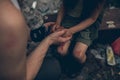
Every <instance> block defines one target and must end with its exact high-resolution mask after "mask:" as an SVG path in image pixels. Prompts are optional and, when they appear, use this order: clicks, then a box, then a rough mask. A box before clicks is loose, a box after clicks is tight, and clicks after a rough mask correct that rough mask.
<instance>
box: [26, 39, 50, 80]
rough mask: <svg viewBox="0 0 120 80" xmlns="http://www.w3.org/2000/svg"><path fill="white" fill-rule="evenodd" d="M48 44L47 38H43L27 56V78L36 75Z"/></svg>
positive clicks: (29, 79) (29, 78)
mask: <svg viewBox="0 0 120 80" xmlns="http://www.w3.org/2000/svg"><path fill="white" fill-rule="evenodd" d="M49 46H50V43H49V40H48V39H45V40H43V41H42V42H41V43H40V44H39V45H38V47H37V48H36V49H35V50H34V51H33V52H32V53H31V54H30V55H29V56H28V58H27V80H33V79H34V78H35V76H36V75H37V73H38V71H39V69H40V67H41V65H42V62H43V60H44V57H45V55H46V52H47V50H48V48H49Z"/></svg>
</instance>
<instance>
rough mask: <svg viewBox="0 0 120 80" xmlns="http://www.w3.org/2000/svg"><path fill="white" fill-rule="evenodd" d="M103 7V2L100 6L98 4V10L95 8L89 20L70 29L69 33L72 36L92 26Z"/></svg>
mask: <svg viewBox="0 0 120 80" xmlns="http://www.w3.org/2000/svg"><path fill="white" fill-rule="evenodd" d="M103 5H104V2H103V3H102V4H99V6H98V8H96V9H95V10H94V12H93V14H92V15H91V16H90V17H89V18H87V19H86V20H84V21H82V22H80V23H79V24H78V25H75V26H73V27H72V28H70V32H71V33H73V34H74V33H76V32H79V31H81V30H83V29H85V28H87V27H89V26H90V25H92V24H93V23H94V22H95V21H96V19H97V18H98V16H99V14H100V12H101V10H102V8H103Z"/></svg>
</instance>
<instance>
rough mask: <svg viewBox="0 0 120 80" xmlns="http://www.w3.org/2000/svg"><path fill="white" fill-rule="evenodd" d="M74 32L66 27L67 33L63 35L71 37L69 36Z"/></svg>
mask: <svg viewBox="0 0 120 80" xmlns="http://www.w3.org/2000/svg"><path fill="white" fill-rule="evenodd" d="M72 35H73V33H72V31H71V30H70V29H65V34H64V35H63V37H69V36H72Z"/></svg>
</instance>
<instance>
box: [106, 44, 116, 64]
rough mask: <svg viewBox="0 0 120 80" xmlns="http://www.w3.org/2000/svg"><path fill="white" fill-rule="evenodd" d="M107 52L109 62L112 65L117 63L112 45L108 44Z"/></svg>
mask: <svg viewBox="0 0 120 80" xmlns="http://www.w3.org/2000/svg"><path fill="white" fill-rule="evenodd" d="M106 54H107V64H108V65H110V66H114V65H116V61H115V57H114V53H113V50H112V47H111V46H107V49H106Z"/></svg>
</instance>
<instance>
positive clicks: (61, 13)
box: [52, 5, 64, 32]
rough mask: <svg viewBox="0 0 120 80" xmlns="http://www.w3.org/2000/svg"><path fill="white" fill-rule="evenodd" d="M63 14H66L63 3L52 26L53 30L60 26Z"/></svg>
mask: <svg viewBox="0 0 120 80" xmlns="http://www.w3.org/2000/svg"><path fill="white" fill-rule="evenodd" d="M63 16H64V7H63V5H61V7H60V10H59V11H58V15H57V20H56V22H55V24H54V26H53V28H52V31H53V32H54V31H55V30H56V29H57V28H59V27H60V25H61V21H62V19H63Z"/></svg>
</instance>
